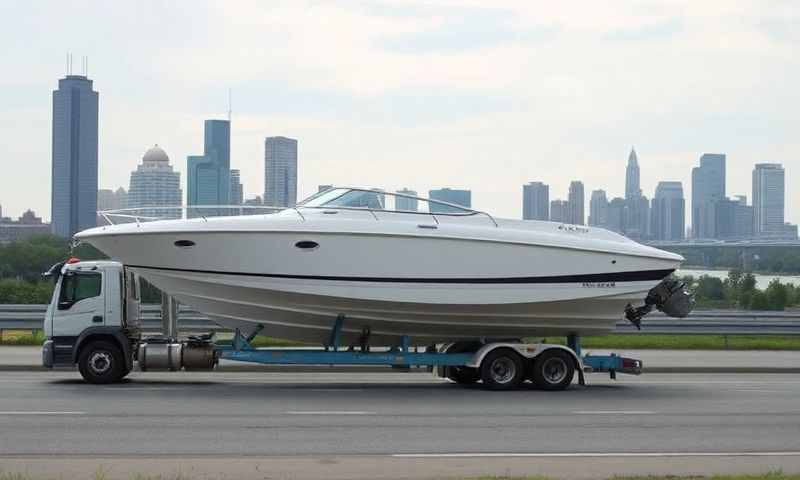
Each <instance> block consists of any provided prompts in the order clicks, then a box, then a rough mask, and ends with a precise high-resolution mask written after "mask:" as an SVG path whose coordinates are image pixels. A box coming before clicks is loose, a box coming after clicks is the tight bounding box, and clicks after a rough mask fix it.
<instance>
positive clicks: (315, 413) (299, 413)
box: [283, 410, 375, 415]
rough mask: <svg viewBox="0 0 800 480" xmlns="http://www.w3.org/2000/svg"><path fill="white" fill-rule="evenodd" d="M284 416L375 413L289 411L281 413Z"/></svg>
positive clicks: (362, 412) (365, 413) (361, 413)
mask: <svg viewBox="0 0 800 480" xmlns="http://www.w3.org/2000/svg"><path fill="white" fill-rule="evenodd" d="M283 413H284V414H286V415H375V412H364V411H352V410H342V411H335V410H331V411H324V410H318V411H290V412H283Z"/></svg>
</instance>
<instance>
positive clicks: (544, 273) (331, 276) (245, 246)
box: [76, 188, 691, 345]
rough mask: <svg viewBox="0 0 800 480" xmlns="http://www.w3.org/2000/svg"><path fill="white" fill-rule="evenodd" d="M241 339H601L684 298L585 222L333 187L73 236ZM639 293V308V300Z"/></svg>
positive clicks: (661, 258)
mask: <svg viewBox="0 0 800 480" xmlns="http://www.w3.org/2000/svg"><path fill="white" fill-rule="evenodd" d="M76 238H77V239H78V240H80V241H85V242H88V243H90V244H92V245H93V246H95V247H96V248H98V249H99V250H101V251H103V252H105V253H106V254H108V255H109V256H110V257H112V258H113V259H115V260H118V261H121V262H123V263H124V264H126V265H127V266H128V267H129V268H131V269H133V270H134V271H135V272H137V273H138V274H140V275H141V276H142V277H144V278H145V279H146V280H148V281H149V282H151V283H152V284H154V285H155V286H156V287H158V288H160V289H161V290H163V291H165V292H167V293H168V294H170V295H172V296H173V297H175V298H176V299H178V300H179V301H180V302H181V303H184V304H187V305H189V306H191V307H192V308H194V309H196V310H199V311H201V312H204V313H207V314H209V315H210V316H211V317H212V318H213V319H214V320H215V321H216V322H218V323H219V324H221V325H223V326H227V327H230V328H239V329H240V330H241V331H242V332H244V333H245V334H246V333H248V332H253V331H255V330H256V329H260V328H263V334H265V335H269V336H273V337H278V338H286V339H295V340H303V341H308V342H318V343H324V342H326V341H327V340H328V338H329V335H330V332H331V328H332V326H333V325H334V323H335V321H336V319H337V317H339V316H342V315H343V316H344V317H342V318H344V321H343V325H342V330H341V335H342V337H341V339H342V341H343V343H350V344H356V343H358V342H361V341H363V340H364V338H365V336H369V338H370V340H371V343H373V344H376V345H389V344H397V342H398V340H399V338H400V337H401V336H404V335H408V336H410V337H411V339H412V341H413V342H414V343H415V344H420V345H422V344H427V343H431V342H444V341H455V340H460V339H475V338H480V337H491V338H522V337H532V336H551V335H569V334H580V335H595V334H605V333H608V332H609V331H611V330H612V329H613V328H614V325H615V323H616V322H617V321H619V320H620V319H622V318H624V316H625V315H626V311H627V315H628V317H629V318H630V319H631V320H633V321H635V322H636V321H638V319H639V318H640V317H641V315H643V314H644V313H646V312H647V311H649V310H650V309H651V308H653V307H657V308H659V309H662V310H666V311H667V312H668V313H674V314H676V315H677V316H682V315H685V314H686V313H688V309H690V308H691V299H690V297H688V294H686V293H685V291H684V290H683V288H682V286H681V285H678V284H677V283H676V282H674V281H669V280H667V281H664V280H665V279H668V277H669V276H670V274H671V273H672V272H673V271H674V270H675V269H676V268H677V267H678V265H679V264H680V263H681V261H682V260H683V258H682V257H681V256H679V255H676V254H673V253H669V252H665V251H662V250H658V249H655V248H651V247H647V246H644V245H641V244H638V243H636V242H633V241H631V240H629V239H627V238H625V237H623V236H621V235H618V234H616V233H612V232H609V231H607V230H604V229H600V228H594V227H584V226H576V225H566V224H560V223H554V222H542V221H521V220H505V219H499V218H497V219H496V218H493V217H492V216H490V215H489V214H486V213H483V212H479V211H475V210H470V209H467V208H464V207H460V206H457V205H453V204H448V203H445V202H439V201H434V200H426V199H422V198H418V197H409V196H406V195H402V194H393V193H388V192H376V191H373V190H366V189H358V188H334V189H331V190H328V191H326V192H323V193H320V194H317V195H315V196H312V197H311V198H309V199H307V200H306V201H304V202H302V203H300V204H299V205H298V206H297V207H295V208H289V209H285V210H282V211H280V212H278V213H274V214H269V215H251V216H236V217H207V218H205V217H199V218H193V219H189V220H165V221H153V222H138V221H137V222H132V223H124V224H118V225H108V226H103V227H97V228H93V229H90V230H86V231H83V232H80V233H78V234H77V235H76ZM646 298H647V302H645V299H646Z"/></svg>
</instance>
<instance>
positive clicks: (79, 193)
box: [50, 75, 99, 238]
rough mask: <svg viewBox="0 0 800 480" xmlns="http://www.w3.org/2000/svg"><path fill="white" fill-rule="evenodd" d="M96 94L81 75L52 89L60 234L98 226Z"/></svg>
mask: <svg viewBox="0 0 800 480" xmlns="http://www.w3.org/2000/svg"><path fill="white" fill-rule="evenodd" d="M98 106H99V95H98V93H97V92H95V91H94V90H93V89H92V81H91V80H89V79H88V78H87V77H86V76H83V75H67V76H66V77H65V78H62V79H60V80H59V81H58V90H54V91H53V145H52V148H53V151H52V180H51V182H52V184H51V187H52V189H51V198H50V202H51V212H52V232H53V233H54V234H55V235H58V236H60V237H67V238H68V237H71V236H72V235H73V234H74V233H76V232H79V231H81V230H84V229H87V228H91V227H94V226H96V225H97V141H98V132H97V130H98Z"/></svg>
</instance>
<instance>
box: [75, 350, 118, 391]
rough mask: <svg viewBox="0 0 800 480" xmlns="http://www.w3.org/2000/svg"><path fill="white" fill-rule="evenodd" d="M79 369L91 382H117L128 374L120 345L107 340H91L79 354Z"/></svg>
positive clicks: (84, 377)
mask: <svg viewBox="0 0 800 480" xmlns="http://www.w3.org/2000/svg"><path fill="white" fill-rule="evenodd" d="M78 370H79V371H80V372H81V376H82V377H83V379H84V380H86V381H87V382H89V383H95V384H106V383H115V382H118V381H120V380H122V378H123V377H124V376H125V375H127V372H126V370H127V368H126V367H125V357H124V356H123V355H122V351H120V349H119V347H117V346H116V345H115V344H113V343H112V342H109V341H107V340H95V341H91V342H89V343H88V344H87V345H85V346H84V347H83V348H81V353H80V355H78Z"/></svg>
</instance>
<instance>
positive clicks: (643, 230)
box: [625, 195, 650, 240]
mask: <svg viewBox="0 0 800 480" xmlns="http://www.w3.org/2000/svg"><path fill="white" fill-rule="evenodd" d="M649 234H650V202H649V201H648V200H647V197H645V196H644V195H639V196H635V197H631V198H629V199H625V236H627V237H628V238H632V239H634V240H643V239H645V238H647V237H648V236H649Z"/></svg>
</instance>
